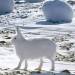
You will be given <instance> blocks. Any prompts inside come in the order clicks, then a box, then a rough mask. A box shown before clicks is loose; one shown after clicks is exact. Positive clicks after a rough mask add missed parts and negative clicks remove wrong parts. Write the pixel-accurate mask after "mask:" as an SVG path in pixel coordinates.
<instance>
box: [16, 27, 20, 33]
mask: <svg viewBox="0 0 75 75" xmlns="http://www.w3.org/2000/svg"><path fill="white" fill-rule="evenodd" d="M16 32H17V34H20V30H19V27H18V26H16Z"/></svg>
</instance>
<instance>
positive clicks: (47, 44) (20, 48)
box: [12, 29, 56, 70]
mask: <svg viewBox="0 0 75 75" xmlns="http://www.w3.org/2000/svg"><path fill="white" fill-rule="evenodd" d="M12 43H13V44H14V46H15V48H16V54H17V55H18V56H19V58H20V62H19V65H18V68H19V67H20V65H21V61H23V60H24V59H29V58H35V59H36V58H41V57H44V56H46V57H48V58H49V59H51V61H52V70H54V59H55V56H56V44H55V43H54V42H52V41H50V40H49V39H46V38H37V39H32V40H26V39H25V38H24V37H23V36H22V33H21V32H20V30H19V29H17V35H16V36H15V37H14V38H13V39H12Z"/></svg>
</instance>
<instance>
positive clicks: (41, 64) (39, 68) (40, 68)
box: [35, 58, 43, 72]
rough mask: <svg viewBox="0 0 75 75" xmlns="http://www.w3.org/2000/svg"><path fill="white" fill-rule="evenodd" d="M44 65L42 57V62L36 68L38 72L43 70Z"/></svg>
mask: <svg viewBox="0 0 75 75" xmlns="http://www.w3.org/2000/svg"><path fill="white" fill-rule="evenodd" d="M42 66H43V59H42V58H41V59H40V64H39V66H38V68H36V69H35V70H36V71H37V72H41V70H42Z"/></svg>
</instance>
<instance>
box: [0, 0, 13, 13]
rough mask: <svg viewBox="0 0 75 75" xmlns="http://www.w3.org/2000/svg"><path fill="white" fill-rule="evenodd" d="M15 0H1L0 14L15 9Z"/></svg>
mask: <svg viewBox="0 0 75 75" xmlns="http://www.w3.org/2000/svg"><path fill="white" fill-rule="evenodd" d="M13 6H14V1H13V0H0V14H5V13H9V12H11V11H12V10H13Z"/></svg>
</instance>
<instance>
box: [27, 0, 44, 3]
mask: <svg viewBox="0 0 75 75" xmlns="http://www.w3.org/2000/svg"><path fill="white" fill-rule="evenodd" d="M42 1H44V0H26V2H30V3H37V2H42Z"/></svg>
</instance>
